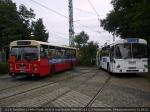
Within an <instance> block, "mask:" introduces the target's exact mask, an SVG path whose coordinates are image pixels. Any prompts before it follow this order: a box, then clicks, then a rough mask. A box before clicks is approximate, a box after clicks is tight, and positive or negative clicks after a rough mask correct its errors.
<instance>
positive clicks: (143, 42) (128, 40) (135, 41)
mask: <svg viewBox="0 0 150 112" xmlns="http://www.w3.org/2000/svg"><path fill="white" fill-rule="evenodd" d="M123 43H141V44H147V41H146V40H144V39H141V38H127V39H120V40H118V41H115V42H113V43H112V44H108V45H103V46H101V47H100V48H103V47H107V46H113V45H116V44H123Z"/></svg>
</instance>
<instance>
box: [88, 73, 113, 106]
mask: <svg viewBox="0 0 150 112" xmlns="http://www.w3.org/2000/svg"><path fill="white" fill-rule="evenodd" d="M111 77H112V76H111V75H110V76H109V77H108V78H107V79H106V81H105V82H104V84H103V85H102V86H101V87H100V88H99V90H98V91H97V93H96V94H95V95H94V96H93V98H92V99H91V100H90V101H89V102H88V104H87V105H86V106H85V108H87V107H91V106H92V104H93V103H94V102H95V100H96V98H97V97H98V96H99V95H100V94H101V93H102V92H103V89H104V88H105V87H106V85H107V84H108V83H109V81H110V79H111Z"/></svg>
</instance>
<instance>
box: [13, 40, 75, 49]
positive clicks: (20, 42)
mask: <svg viewBox="0 0 150 112" xmlns="http://www.w3.org/2000/svg"><path fill="white" fill-rule="evenodd" d="M40 45H47V46H55V47H61V48H66V49H77V48H74V47H68V46H60V45H54V44H51V43H48V42H42V41H36V40H16V41H13V42H11V43H10V46H11V47H12V46H40Z"/></svg>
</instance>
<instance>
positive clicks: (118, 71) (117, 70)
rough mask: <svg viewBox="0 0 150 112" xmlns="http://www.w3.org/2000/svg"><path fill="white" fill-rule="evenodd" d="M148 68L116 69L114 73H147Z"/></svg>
mask: <svg viewBox="0 0 150 112" xmlns="http://www.w3.org/2000/svg"><path fill="white" fill-rule="evenodd" d="M147 72H148V69H144V68H143V69H116V70H113V73H147Z"/></svg>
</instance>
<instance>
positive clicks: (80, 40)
mask: <svg viewBox="0 0 150 112" xmlns="http://www.w3.org/2000/svg"><path fill="white" fill-rule="evenodd" d="M74 40H75V43H76V47H77V48H79V54H80V55H79V61H80V64H81V65H86V66H87V65H95V57H96V51H97V48H98V43H94V42H93V41H90V42H88V40H89V36H88V34H86V33H85V32H84V31H82V32H81V33H80V34H79V35H77V36H75V39H74Z"/></svg>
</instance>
